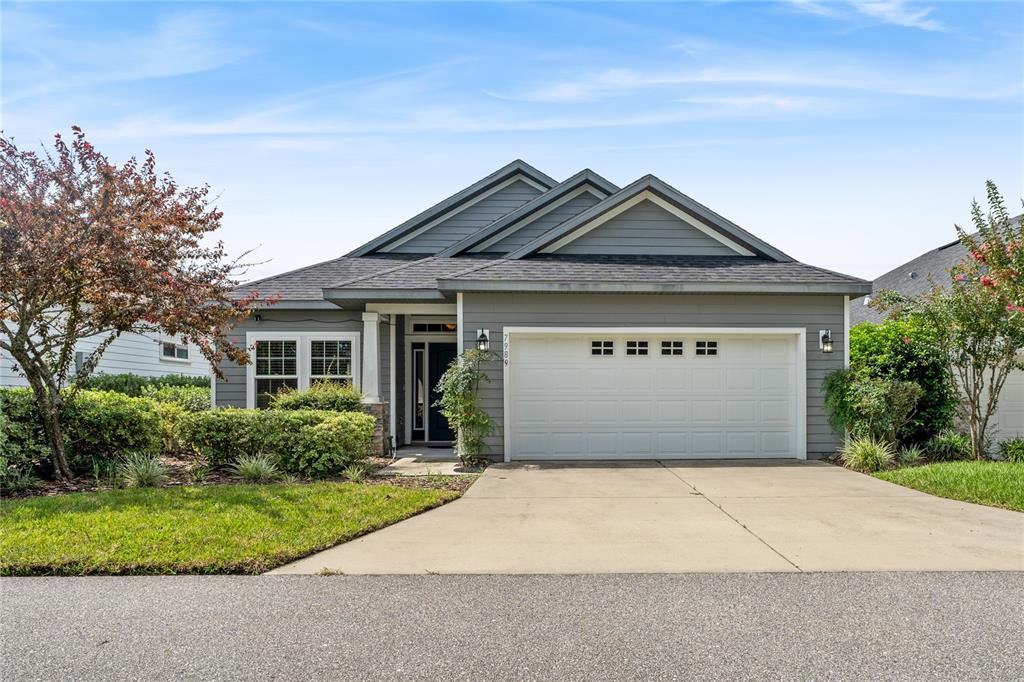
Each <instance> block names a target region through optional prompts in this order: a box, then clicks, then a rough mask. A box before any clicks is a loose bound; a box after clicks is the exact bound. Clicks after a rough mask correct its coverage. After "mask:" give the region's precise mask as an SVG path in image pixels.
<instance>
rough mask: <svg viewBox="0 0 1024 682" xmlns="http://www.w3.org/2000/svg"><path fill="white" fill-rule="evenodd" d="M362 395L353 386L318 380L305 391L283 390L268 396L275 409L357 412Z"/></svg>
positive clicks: (360, 405) (272, 407)
mask: <svg viewBox="0 0 1024 682" xmlns="http://www.w3.org/2000/svg"><path fill="white" fill-rule="evenodd" d="M362 404H363V396H362V394H361V393H360V392H359V391H358V390H357V389H355V388H353V387H351V386H348V385H345V384H336V383H332V382H330V381H318V382H316V383H314V384H313V385H312V386H310V387H309V388H308V389H306V390H305V391H296V390H284V391H281V392H279V393H276V394H274V395H272V396H271V397H270V407H271V409H275V410H332V411H334V412H359V411H360V410H361V409H362Z"/></svg>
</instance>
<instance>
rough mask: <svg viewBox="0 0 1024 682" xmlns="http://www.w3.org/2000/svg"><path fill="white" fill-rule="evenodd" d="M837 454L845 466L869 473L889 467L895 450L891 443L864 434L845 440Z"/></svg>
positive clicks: (894, 456) (893, 458) (894, 457)
mask: <svg viewBox="0 0 1024 682" xmlns="http://www.w3.org/2000/svg"><path fill="white" fill-rule="evenodd" d="M839 456H840V458H841V459H842V461H843V465H844V466H846V467H847V468H849V469H854V470H856V471H863V472H868V473H870V472H875V471H882V470H883V469H888V468H890V467H891V466H892V464H893V461H894V460H895V459H896V451H895V449H894V448H893V446H892V444H891V443H888V442H886V441H884V440H880V439H877V438H874V437H872V436H865V437H863V438H851V439H849V440H847V441H846V443H844V444H843V449H842V450H841V451H840V453H839Z"/></svg>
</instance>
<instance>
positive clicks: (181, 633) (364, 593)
mask: <svg viewBox="0 0 1024 682" xmlns="http://www.w3.org/2000/svg"><path fill="white" fill-rule="evenodd" d="M0 636H2V640H0V643H2V650H0V653H2V658H3V660H2V667H0V677H2V679H3V680H37V679H38V680H122V679H135V680H165V679H202V680H221V679H224V680H227V679H259V680H306V679H324V680H348V679H352V680H357V679H358V680H374V679H389V680H399V679H429V680H487V679H501V680H546V679H558V680H584V679H586V680H591V679H593V680H604V679H644V680H662V679H665V680H667V679H679V680H689V679H705V680H706V679H850V680H853V679H857V680H863V679H887V680H891V679H906V680H922V679H928V680H981V679H985V680H1019V679H1022V678H1024V656H1022V653H1021V652H1022V651H1024V574H1019V573H1017V574H1014V573H955V574H954V573H859V574H858V573H819V574H763V573H762V574H688V575H605V576H596V575H589V576H387V577H349V576H329V577H327V576H263V577H227V576H225V577H185V576H182V577H153V578H31V579H18V578H9V579H4V580H2V581H0Z"/></svg>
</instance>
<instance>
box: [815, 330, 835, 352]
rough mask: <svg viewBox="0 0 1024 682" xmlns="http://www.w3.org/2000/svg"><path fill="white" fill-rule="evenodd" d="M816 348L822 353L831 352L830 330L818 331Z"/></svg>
mask: <svg viewBox="0 0 1024 682" xmlns="http://www.w3.org/2000/svg"><path fill="white" fill-rule="evenodd" d="M818 348H820V349H821V352H822V353H831V352H832V330H831V329H822V330H820V331H819V332H818Z"/></svg>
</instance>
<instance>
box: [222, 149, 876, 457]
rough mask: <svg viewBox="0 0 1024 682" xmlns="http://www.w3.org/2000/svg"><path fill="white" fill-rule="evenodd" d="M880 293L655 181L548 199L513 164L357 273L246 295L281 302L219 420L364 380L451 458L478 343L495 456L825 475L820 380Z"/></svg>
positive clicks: (375, 396) (378, 246) (545, 185)
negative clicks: (819, 465) (709, 463)
mask: <svg viewBox="0 0 1024 682" xmlns="http://www.w3.org/2000/svg"><path fill="white" fill-rule="evenodd" d="M314 248H322V247H320V246H317V247H314ZM870 289H871V285H870V283H868V282H866V281H864V280H860V279H857V278H854V277H849V276H846V275H842V274H838V273H835V272H830V271H828V270H823V269H821V268H816V267H813V266H810V265H804V264H802V263H798V262H796V261H794V260H793V259H792V258H790V257H789V256H787V255H786V254H785V253H783V252H782V251H780V250H778V249H777V248H775V247H773V246H772V245H770V244H767V243H765V242H764V241H762V240H760V239H758V238H757V237H755V236H754V235H752V234H750V233H749V232H747V231H746V230H743V229H742V228H740V227H738V226H737V225H735V224H733V223H731V222H730V221H728V220H726V219H725V218H723V217H722V216H720V215H718V214H717V213H715V212H713V211H712V210H710V209H708V208H707V207H705V206H702V205H701V204H699V203H697V202H696V201H694V200H693V199H691V198H689V197H687V196H686V195H684V194H682V193H680V192H679V191H678V190H676V189H674V188H673V187H670V186H669V185H667V184H666V183H664V182H662V181H661V180H659V179H657V178H655V177H653V176H650V175H648V176H644V177H642V178H640V179H639V180H637V181H636V182H633V183H632V184H630V185H628V186H627V187H623V188H619V187H616V186H615V185H613V184H612V183H610V182H608V181H607V180H605V179H604V178H602V177H601V176H599V175H597V174H595V173H593V172H591V171H589V170H584V171H582V172H580V173H578V174H576V175H574V176H572V177H571V178H569V179H567V180H565V181H563V182H556V181H555V180H553V179H551V178H550V177H548V176H547V175H545V174H544V173H542V172H540V171H538V170H537V169H535V168H533V167H531V166H530V165H528V164H526V163H524V162H522V161H515V162H513V163H511V164H509V165H508V166H505V167H504V168H502V169H500V170H498V171H496V172H495V173H492V174H491V175H488V176H487V177H485V178H483V179H482V180H480V181H479V182H476V183H474V184H473V185H471V186H469V187H467V188H466V189H464V190H462V191H460V192H458V193H456V194H454V195H453V196H451V197H449V198H448V199H445V200H444V201H442V202H440V203H439V204H437V205H436V206H433V207H432V208H429V209H427V210H426V211H424V212H423V213H420V214H419V215H417V216H415V217H414V218H411V219H410V220H408V221H406V222H404V223H402V224H401V225H399V226H397V227H395V228H394V229H392V230H390V231H388V232H387V233H385V234H383V235H381V236H380V237H378V238H376V239H373V240H372V241H370V242H368V243H367V244H364V245H363V246H361V247H359V248H358V249H356V250H355V251H353V252H351V253H349V254H348V255H346V256H343V257H341V258H336V259H334V260H330V261H326V262H322V263H318V264H316V265H311V266H309V267H305V268H302V269H299V270H295V271H292V272H288V273H284V274H281V275H277V276H274V277H269V278H266V279H263V280H260V281H258V282H252V283H249V284H247V285H245V286H243V287H240V288H239V295H242V294H243V293H244V292H247V291H251V290H256V291H258V292H259V293H260V295H270V294H280V295H281V297H282V300H281V302H280V303H278V304H277V305H274V306H272V307H269V308H266V309H264V310H261V311H259V313H258V314H257V315H254V316H253V317H252V318H250V319H249V320H247V321H246V322H245V323H244V325H242V326H240V327H238V328H236V329H235V330H234V332H233V333H234V335H233V337H232V342H233V343H237V344H245V345H246V346H248V347H250V348H252V349H253V351H252V352H253V355H254V360H255V362H254V363H253V364H250V365H248V366H240V365H235V364H231V363H226V364H225V366H224V367H223V370H224V373H225V375H226V381H217V382H216V384H215V394H216V397H215V400H216V402H217V404H219V405H225V406H226V405H234V406H238V407H256V406H260V405H261V404H264V403H265V399H266V396H267V395H268V394H269V393H272V392H274V391H276V390H278V389H280V388H281V387H285V386H289V387H298V388H302V387H305V386H308V385H310V384H311V383H312V382H314V381H317V380H321V379H326V380H334V381H351V382H353V383H354V384H355V385H357V386H358V387H359V388H360V389H361V390H362V392H363V393H364V395H365V400H366V402H367V403H368V404H369V405H372V406H376V408H375V409H376V410H377V411H378V413H379V414H380V415H381V417H382V423H383V424H384V425H385V426H386V430H387V432H388V433H389V434H390V435H391V436H392V437H393V438H394V442H395V443H396V444H399V445H401V444H406V443H414V442H423V443H427V444H445V443H450V442H451V440H452V432H451V430H450V429H449V427H448V424H447V423H446V421H445V420H444V418H443V417H442V416H441V415H440V414H439V412H438V410H437V408H436V407H435V406H434V402H435V400H436V399H437V395H436V392H435V390H434V389H435V386H436V385H437V381H438V378H439V377H440V376H441V374H442V372H443V371H444V369H445V368H446V367H447V366H448V364H449V363H450V362H451V361H452V360H453V359H454V358H455V357H456V356H457V354H458V353H459V352H460V351H462V350H463V349H466V348H471V347H474V346H476V345H477V344H478V342H480V341H481V337H483V340H485V341H486V342H487V343H488V344H489V346H490V349H491V350H493V351H494V352H495V353H497V355H498V357H499V359H498V360H497V361H495V362H492V363H488V364H487V365H485V369H486V371H487V373H488V375H489V377H490V381H489V382H487V383H484V384H483V385H482V386H481V401H482V404H483V406H484V407H485V408H486V409H487V410H488V411H489V413H490V414H491V416H492V417H493V418H494V421H495V422H496V423H497V426H498V432H497V434H496V435H495V437H494V438H492V439H491V441H490V446H491V447H490V451H489V454H490V455H491V456H493V457H499V458H501V457H503V458H504V459H506V460H518V459H573V458H575V459H599V458H630V457H635V458H652V457H657V458H727V457H766V458H767V457H777V458H804V457H807V456H811V457H817V456H821V455H825V454H830V453H832V452H834V450H835V449H836V447H837V446H838V445H839V444H840V440H839V437H838V436H837V435H836V434H835V433H834V432H833V431H832V429H831V428H830V427H829V424H828V420H827V418H826V414H825V409H824V405H823V395H822V389H821V384H822V379H823V378H824V377H825V375H826V374H828V373H829V372H831V371H832V370H835V369H837V368H840V367H843V366H844V362H845V359H846V348H847V344H846V340H847V333H846V330H847V326H848V324H847V315H848V302H849V299H850V297H857V296H861V295H863V294H865V293H868V292H869V291H870ZM826 330H828V331H829V333H830V334H831V342H830V343H829V344H826V346H827V347H826V348H825V349H824V350H823V349H822V348H821V344H820V336H821V334H822V333H824V332H826ZM833 344H834V345H833ZM833 348H834V352H832V350H833Z"/></svg>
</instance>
